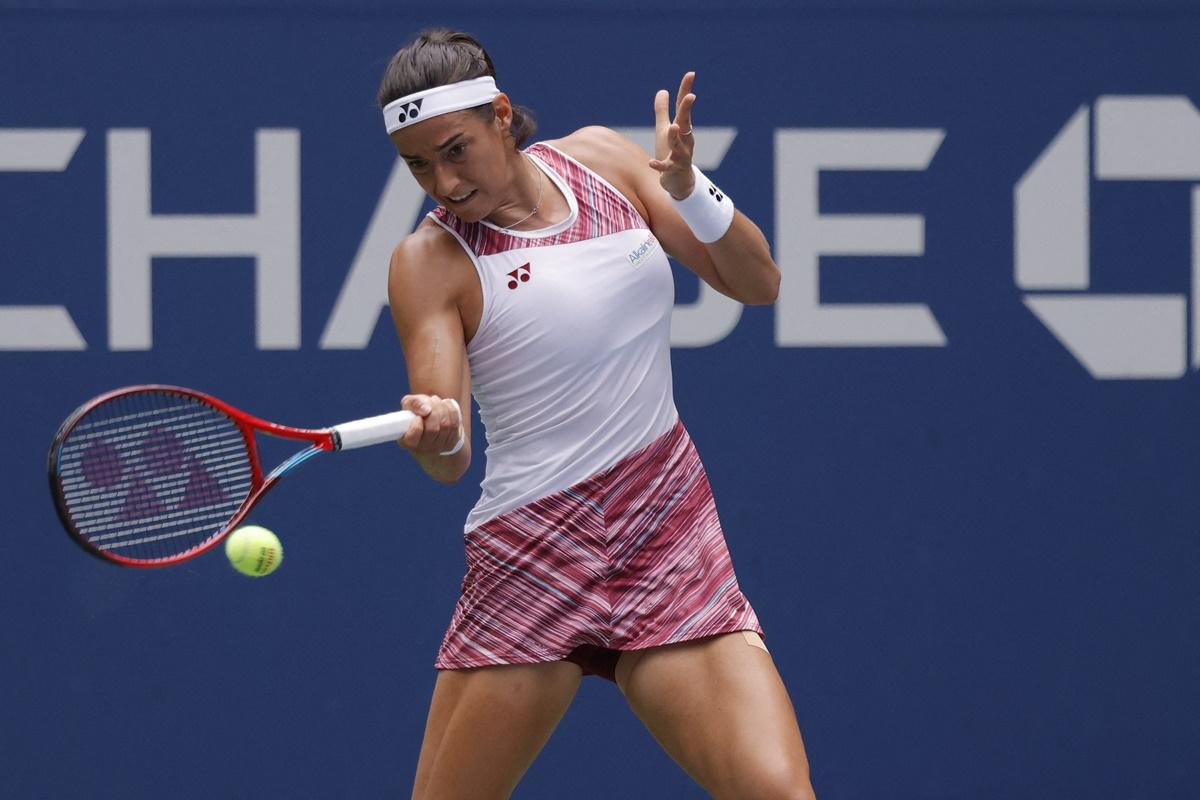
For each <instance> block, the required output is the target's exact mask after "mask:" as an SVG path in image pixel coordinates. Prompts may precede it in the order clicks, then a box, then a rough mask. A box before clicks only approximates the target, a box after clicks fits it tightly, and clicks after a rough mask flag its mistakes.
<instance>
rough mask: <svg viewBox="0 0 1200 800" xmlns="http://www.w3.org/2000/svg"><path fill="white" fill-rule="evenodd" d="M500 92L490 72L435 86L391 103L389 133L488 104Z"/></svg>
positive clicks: (387, 108)
mask: <svg viewBox="0 0 1200 800" xmlns="http://www.w3.org/2000/svg"><path fill="white" fill-rule="evenodd" d="M498 94H500V90H499V89H497V88H496V81H495V79H493V78H492V77H491V76H490V75H485V76H484V77H482V78H473V79H471V80H469V81H459V82H458V83H451V84H447V85H446V86H435V87H433V88H432V89H425V90H424V91H421V92H413V93H412V94H410V95H405V96H404V97H401V98H399V99H397V100H393V101H392V102H390V103H388V104H387V106H385V107H384V109H383V123H384V125H385V126H386V127H387V132H388V133H394V132H396V131H398V130H400V129H401V128H403V127H406V126H408V125H412V124H414V123H417V122H420V121H421V120H425V119H429V118H430V117H436V116H438V115H440V114H449V113H451V112H453V111H462V110H463V109H467V108H474V107H476V106H482V105H486V104H487V103H490V102H492V100H493V99H495V97H496V95H498Z"/></svg>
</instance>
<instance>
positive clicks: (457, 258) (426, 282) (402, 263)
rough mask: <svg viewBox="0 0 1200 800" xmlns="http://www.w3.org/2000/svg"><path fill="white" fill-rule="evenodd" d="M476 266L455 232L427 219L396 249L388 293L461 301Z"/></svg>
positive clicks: (395, 300) (394, 299) (406, 297)
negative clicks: (454, 234) (472, 264)
mask: <svg viewBox="0 0 1200 800" xmlns="http://www.w3.org/2000/svg"><path fill="white" fill-rule="evenodd" d="M473 276H474V268H473V267H472V266H471V261H470V258H469V257H468V256H467V254H466V251H464V250H463V248H462V246H461V245H460V244H459V243H458V241H457V240H456V239H455V238H454V236H453V235H452V234H451V233H450V232H449V231H447V230H445V229H444V228H442V227H441V226H440V225H437V224H436V223H434V222H432V221H430V220H428V219H426V220H424V221H422V223H421V224H420V225H418V226H417V229H416V230H414V231H413V232H412V233H410V234H409V235H408V236H405V237H404V238H403V239H401V240H400V242H399V244H397V245H396V247H395V249H393V250H392V259H391V264H390V265H389V267H388V294H389V296H390V298H391V300H392V302H393V307H395V305H396V304H397V303H399V304H403V305H408V303H406V302H404V301H406V300H410V299H411V300H414V301H418V302H420V303H425V302H428V301H430V300H436V299H438V298H441V299H443V300H444V301H457V299H458V298H460V297H461V294H462V292H463V291H465V289H466V288H467V287H468V286H469V280H470V279H471V278H472V277H473Z"/></svg>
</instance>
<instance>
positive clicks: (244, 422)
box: [48, 383, 340, 567]
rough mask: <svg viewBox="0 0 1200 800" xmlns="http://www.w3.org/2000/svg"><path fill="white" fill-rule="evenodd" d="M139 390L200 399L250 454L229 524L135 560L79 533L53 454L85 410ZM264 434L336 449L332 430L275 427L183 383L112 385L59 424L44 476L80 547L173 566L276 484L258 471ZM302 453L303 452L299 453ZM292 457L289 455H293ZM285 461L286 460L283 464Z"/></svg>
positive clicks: (127, 562) (110, 558) (124, 561)
mask: <svg viewBox="0 0 1200 800" xmlns="http://www.w3.org/2000/svg"><path fill="white" fill-rule="evenodd" d="M141 392H161V393H166V394H177V395H181V396H184V397H190V398H193V399H196V400H199V401H201V402H203V403H205V404H207V405H209V406H212V407H213V408H215V409H217V410H218V411H220V412H221V413H223V414H225V415H226V416H227V417H229V419H231V420H232V421H233V422H234V424H236V425H237V427H238V430H239V431H241V434H242V437H243V438H244V439H245V441H246V451H247V453H248V454H249V456H250V471H251V477H250V492H249V494H247V495H246V499H245V500H244V501H243V502H242V504H241V506H239V507H238V510H237V511H235V512H234V514H233V516H232V517H231V518H230V520H229V522H228V523H226V524H225V527H224V528H222V529H221V531H220V532H219V533H218V534H217V535H215V536H213V537H212V538H210V539H209V540H208V541H206V542H204V543H202V544H199V545H197V546H195V547H193V548H191V549H190V550H185V551H184V552H182V553H179V554H178V555H174V556H166V557H164V558H156V559H137V558H129V557H127V556H122V555H119V554H117V553H112V552H109V551H106V550H101V549H99V548H97V547H94V546H93V545H92V544H91V543H90V542H88V540H87V538H86V537H84V536H83V534H81V533H80V532H79V530H78V529H77V528H76V526H75V523H74V522H73V521H72V520H71V515H70V512H69V511H68V510H67V507H66V503H65V501H64V499H63V489H62V483H61V479H60V478H59V475H58V453H59V450H60V449H61V448H62V444H63V442H64V441H65V440H66V438H67V437H68V436H69V435H70V433H71V431H72V430H74V429H75V426H76V425H78V424H79V422H80V421H81V420H82V419H83V418H84V417H85V416H87V414H88V412H90V411H91V410H92V409H94V408H96V406H99V405H101V404H103V403H107V402H109V401H111V400H115V399H116V398H118V397H124V396H126V395H131V394H138V393H141ZM256 431H257V432H260V433H265V434H267V435H269V436H275V437H278V438H281V439H292V440H295V441H303V442H309V443H310V444H311V446H312V448H314V449H316V450H325V451H333V450H337V449H338V448H339V447H340V444H339V442H338V441H337V437H336V435H335V434H334V432H333V431H332V430H331V429H328V428H324V429H306V428H293V427H291V426H288V425H279V424H277V423H274V422H269V421H267V420H265V419H262V418H260V417H256V416H254V415H253V414H248V413H246V412H245V411H242V410H241V409H239V408H235V407H233V406H231V405H229V404H228V403H226V402H225V401H223V400H219V399H217V398H216V397H213V396H212V395H210V394H206V393H205V392H198V391H196V390H195V389H187V388H184V387H182V386H171V385H168V384H158V383H148V384H141V385H137V386H125V387H122V388H120V389H114V390H112V391H110V392H105V393H104V394H101V395H98V396H96V397H93V398H92V399H91V400H89V401H87V402H86V403H84V404H83V405H81V406H80V407H79V408H77V409H75V411H73V412H72V413H71V415H70V416H68V417H67V419H66V420H65V421H64V422H63V424H62V425H60V426H59V428H58V432H57V433H55V435H54V441H53V443H52V444H51V445H50V455H49V464H48V470H49V477H50V493H51V494H52V495H53V496H54V507H55V509H56V510H57V511H58V518H59V519H60V520H61V521H62V524H63V527H64V528H66V530H67V533H69V534H70V535H71V538H72V540H74V541H75V543H76V544H78V545H80V546H81V547H82V548H83V549H84V550H86V551H87V552H88V553H90V554H91V555H93V556H96V557H97V558H100V559H102V560H104V561H107V562H109V563H115V564H120V565H121V566H126V567H165V566H169V565H171V564H178V563H180V562H181V561H187V560H189V559H192V558H195V557H196V556H198V555H200V554H201V553H205V552H207V551H209V550H211V549H212V548H214V547H216V546H217V544H219V543H220V542H221V541H222V540H223V539H224V538H225V537H226V536H228V535H229V532H230V531H232V530H233V529H234V528H235V527H237V525H238V523H239V522H241V521H242V520H243V519H245V517H246V514H248V513H249V511H250V509H251V508H253V507H254V505H255V504H256V503H257V502H258V501H259V500H261V499H262V497H263V495H265V494H266V493H267V492H268V491H270V490H271V488H272V487H274V486H275V484H277V483H278V482H279V479H280V478H282V477H283V472H285V471H286V470H284V471H281V472H274V473H271V474H268V475H264V474H263V469H262V460H261V458H260V457H259V454H258V443H257V442H256V441H255V438H254V434H255V432H256ZM301 452H305V451H301ZM293 457H294V456H293ZM284 463H285V464H286V463H287V462H284Z"/></svg>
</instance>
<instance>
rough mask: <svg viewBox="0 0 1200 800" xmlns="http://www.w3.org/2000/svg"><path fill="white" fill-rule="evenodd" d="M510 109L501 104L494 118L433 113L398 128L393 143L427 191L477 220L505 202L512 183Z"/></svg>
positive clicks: (468, 112) (471, 113) (466, 217)
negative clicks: (430, 115) (509, 130)
mask: <svg viewBox="0 0 1200 800" xmlns="http://www.w3.org/2000/svg"><path fill="white" fill-rule="evenodd" d="M505 105H506V106H507V104H505ZM507 111H508V108H507V107H506V108H504V109H500V108H497V114H496V116H495V118H493V119H492V120H490V121H485V120H484V118H483V117H482V116H481V115H480V114H479V113H478V112H476V111H474V110H470V109H469V110H466V111H456V112H454V113H451V114H443V115H441V116H438V117H431V118H429V119H427V120H424V121H422V122H418V123H417V124H415V125H411V126H409V127H407V128H402V129H401V130H398V131H396V132H395V133H393V134H392V142H393V143H394V144H395V145H396V149H397V150H398V151H399V152H400V157H401V158H403V159H404V161H405V163H407V164H408V169H409V171H410V172H412V175H413V177H414V178H416V179H417V183H419V184H420V186H421V188H422V189H423V190H425V193H426V194H428V195H429V196H430V197H431V198H433V200H434V201H435V202H437V203H439V204H441V205H444V206H445V207H446V208H448V209H449V210H450V211H453V212H454V214H455V215H456V216H458V217H459V218H460V219H462V220H464V221H466V222H478V221H479V220H481V219H483V218H485V217H487V216H488V215H490V214H491V213H492V212H493V211H495V210H496V209H497V208H499V207H500V206H501V205H502V204H504V203H505V202H506V201H505V195H506V194H507V192H508V191H509V189H510V187H511V185H512V179H513V170H512V165H511V164H510V159H509V158H508V155H509V154H510V151H511V149H512V146H511V144H509V143H508V141H507V136H506V135H505V132H506V131H507V121H508V120H510V119H511V112H509V113H508V114H506V113H505V112H507Z"/></svg>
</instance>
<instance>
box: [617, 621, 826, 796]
mask: <svg viewBox="0 0 1200 800" xmlns="http://www.w3.org/2000/svg"><path fill="white" fill-rule="evenodd" d="M617 678H618V681H619V685H620V686H621V688H622V690H623V691H624V692H625V696H626V698H627V699H628V701H629V705H630V707H631V708H633V710H634V712H635V713H637V715H638V716H639V717H640V718H641V720H642V721H643V722H644V723H645V725H646V727H647V728H648V729H649V730H650V733H651V734H653V736H654V738H656V739H657V740H658V741H659V743H660V744H662V746H663V748H664V749H665V750H666V751H667V753H668V754H670V756H671V757H672V758H674V759H675V760H676V761H677V762H678V763H679V764H680V766H682V767H683V768H684V770H686V771H687V773H688V774H689V775H691V776H692V777H693V778H694V779H695V780H696V781H697V782H698V783H699V784H700V785H701V786H703V787H704V788H705V789H706V790H707V791H708V792H709V793H711V794H712V795H713V796H714V797H717V798H745V797H754V798H811V797H812V788H811V785H810V783H809V775H808V757H807V755H806V754H805V752H804V742H803V740H802V739H801V736H800V728H799V726H798V725H797V723H796V715H795V712H794V710H793V709H792V703H791V700H790V699H789V698H788V694H787V690H786V689H785V688H784V685H783V681H782V680H781V679H780V677H779V673H778V672H777V671H776V669H775V664H774V662H773V661H772V659H771V656H770V654H769V653H768V652H767V651H766V649H765V648H764V647H763V646H762V644H761V639H758V638H757V635H756V634H749V635H747V634H744V633H741V632H738V633H730V634H724V635H721V636H714V637H711V638H708V639H701V640H698V641H694V642H685V643H681V644H675V645H666V646H663V647H656V648H652V649H649V650H645V651H634V652H631V653H627V654H624V655H622V661H621V663H618V665H617Z"/></svg>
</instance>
